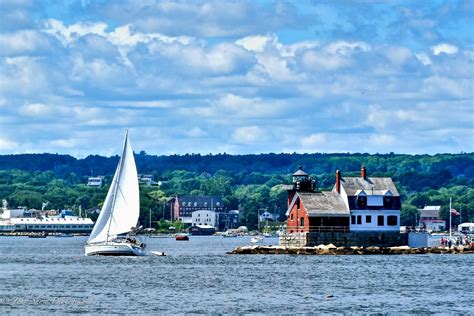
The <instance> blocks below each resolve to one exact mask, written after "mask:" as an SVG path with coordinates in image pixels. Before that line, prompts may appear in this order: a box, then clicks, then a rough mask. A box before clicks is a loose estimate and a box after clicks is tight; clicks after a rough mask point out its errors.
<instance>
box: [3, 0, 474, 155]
mask: <svg viewBox="0 0 474 316" xmlns="http://www.w3.org/2000/svg"><path fill="white" fill-rule="evenodd" d="M473 17H474V1H471V0H470V1H455V0H449V1H382V0H381V1H365V0H360V1H357V0H353V1H343V0H340V1H316V0H314V1H310V0H307V1H304V0H301V1H222V0H215V1H153V0H143V1H132V0H130V1H87V0H83V1H33V0H31V1H28V0H21V1H5V0H0V153H1V154H10V153H29V152H53V153H67V154H72V155H74V156H77V157H84V156H87V155H89V154H103V155H112V154H117V153H118V152H119V148H120V145H121V142H122V137H123V132H124V130H125V129H126V128H129V129H130V136H131V141H132V144H133V147H134V149H135V151H140V150H145V151H146V152H147V153H150V154H175V153H177V154H184V153H202V154H207V153H222V152H227V153H236V154H241V153H262V152H264V153H266V152H277V153H278V152H369V153H376V152H379V153H387V152H395V153H411V154H419V153H428V154H434V153H440V152H454V153H458V152H461V151H464V152H473V151H474V104H473V103H474V101H473V100H474V98H473V97H474V95H473V89H474V80H473V76H474V45H473V44H474V35H473V34H474V27H473V25H474V21H473V19H474V18H473Z"/></svg>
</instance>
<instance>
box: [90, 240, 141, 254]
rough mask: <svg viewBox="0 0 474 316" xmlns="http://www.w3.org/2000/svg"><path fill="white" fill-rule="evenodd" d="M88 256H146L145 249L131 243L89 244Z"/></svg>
mask: <svg viewBox="0 0 474 316" xmlns="http://www.w3.org/2000/svg"><path fill="white" fill-rule="evenodd" d="M84 248H85V254H86V256H144V255H145V254H146V251H145V248H144V247H140V246H137V245H132V244H130V243H122V242H120V243H119V242H107V243H97V244H87V245H86V246H85V247H84Z"/></svg>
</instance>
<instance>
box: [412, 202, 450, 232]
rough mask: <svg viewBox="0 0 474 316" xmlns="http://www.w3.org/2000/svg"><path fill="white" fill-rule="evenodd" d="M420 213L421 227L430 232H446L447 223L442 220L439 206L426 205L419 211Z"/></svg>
mask: <svg viewBox="0 0 474 316" xmlns="http://www.w3.org/2000/svg"><path fill="white" fill-rule="evenodd" d="M418 211H419V212H420V226H421V227H423V228H424V229H425V230H427V231H429V232H432V231H433V232H440V231H444V230H446V221H445V220H443V219H441V216H440V215H439V212H440V211H441V206H439V205H425V207H424V208H422V209H420V210H418Z"/></svg>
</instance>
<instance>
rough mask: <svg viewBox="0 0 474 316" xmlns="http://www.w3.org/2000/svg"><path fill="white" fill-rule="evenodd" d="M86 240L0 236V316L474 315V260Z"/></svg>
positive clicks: (209, 241)
mask: <svg viewBox="0 0 474 316" xmlns="http://www.w3.org/2000/svg"><path fill="white" fill-rule="evenodd" d="M84 242H85V238H83V237H74V238H54V237H48V238H45V239H29V238H26V237H0V254H1V256H0V289H1V297H0V312H1V314H5V313H6V312H9V313H21V314H24V313H45V314H49V313H52V312H53V313H63V312H72V313H88V314H94V313H114V314H115V313H121V314H143V313H147V314H150V313H154V314H187V313H198V314H210V313H211V314H295V313H306V314H312V313H317V314H319V313H416V314H419V313H441V314H445V313H462V314H466V313H469V314H473V313H474V306H473V304H474V303H473V299H474V294H473V288H474V269H473V268H472V267H473V260H474V255H434V254H433V255H404V256H288V255H246V256H237V255H226V254H225V252H226V251H230V250H232V249H233V248H235V247H236V246H239V245H246V244H249V238H247V237H238V238H222V237H191V240H190V241H188V242H186V241H175V240H174V239H169V238H153V239H148V241H147V242H148V247H149V250H157V251H165V252H166V253H167V254H168V256H165V257H158V256H148V257H86V256H84V249H83V244H84ZM277 242H278V241H277V239H276V238H275V239H271V238H267V239H266V243H268V244H276V243H277ZM328 294H330V295H333V297H332V298H327V297H326V296H327V295H328Z"/></svg>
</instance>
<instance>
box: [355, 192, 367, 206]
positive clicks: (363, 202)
mask: <svg viewBox="0 0 474 316" xmlns="http://www.w3.org/2000/svg"><path fill="white" fill-rule="evenodd" d="M357 206H358V207H359V208H364V207H366V206H367V196H366V195H359V196H358V197H357Z"/></svg>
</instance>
